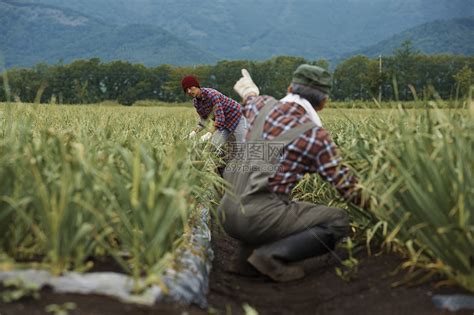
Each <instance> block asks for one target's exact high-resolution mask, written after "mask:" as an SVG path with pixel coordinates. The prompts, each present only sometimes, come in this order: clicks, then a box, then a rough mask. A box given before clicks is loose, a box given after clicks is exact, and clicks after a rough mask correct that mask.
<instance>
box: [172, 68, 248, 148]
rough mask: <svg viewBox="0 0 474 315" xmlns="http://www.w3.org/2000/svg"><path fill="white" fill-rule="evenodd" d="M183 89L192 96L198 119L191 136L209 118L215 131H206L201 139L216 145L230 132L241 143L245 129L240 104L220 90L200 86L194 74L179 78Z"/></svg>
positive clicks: (202, 126)
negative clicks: (212, 121)
mask: <svg viewBox="0 0 474 315" xmlns="http://www.w3.org/2000/svg"><path fill="white" fill-rule="evenodd" d="M181 86H182V88H183V91H184V92H185V93H186V94H187V95H189V96H190V97H192V98H193V105H194V108H195V109H196V111H197V113H198V115H199V117H200V120H199V122H198V125H197V127H196V128H195V129H194V130H193V131H192V132H191V133H190V134H189V138H193V137H195V136H196V134H197V133H199V132H200V131H202V130H203V129H205V128H206V126H207V123H208V121H209V119H213V120H214V127H215V132H214V133H211V132H208V133H206V134H205V135H203V136H202V137H201V140H202V141H207V140H209V139H211V141H212V143H213V144H214V145H216V146H220V145H222V144H224V143H225V142H226V141H227V139H228V138H229V136H230V135H231V134H234V136H235V140H236V141H237V142H239V143H242V142H243V141H244V138H245V133H246V130H247V123H246V119H245V117H244V116H243V115H242V108H241V105H240V104H239V103H238V102H236V101H235V100H233V99H231V98H230V97H228V96H226V95H224V94H222V93H221V92H219V91H217V90H215V89H211V88H205V87H201V86H200V84H199V81H198V80H197V78H196V77H194V76H191V75H190V76H186V77H184V78H183V79H182V80H181Z"/></svg>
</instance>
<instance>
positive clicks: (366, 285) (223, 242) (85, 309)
mask: <svg viewBox="0 0 474 315" xmlns="http://www.w3.org/2000/svg"><path fill="white" fill-rule="evenodd" d="M213 237H214V239H213V248H214V251H215V256H216V257H215V260H214V264H213V269H212V273H211V279H210V292H209V295H208V301H209V308H208V309H207V310H202V309H200V308H199V307H197V306H183V305H179V304H177V303H174V304H172V303H161V304H159V305H157V306H155V307H152V308H150V307H139V306H135V305H126V304H122V303H120V302H117V301H115V300H113V299H110V298H106V297H101V296H83V295H75V294H67V295H58V294H53V293H52V292H50V291H48V290H43V291H42V292H41V299H40V300H33V299H24V300H21V301H18V302H14V303H10V304H5V303H1V302H0V315H18V314H28V315H40V314H41V315H43V314H51V313H46V311H45V307H46V306H47V305H49V304H63V303H66V302H75V303H76V304H77V308H76V310H74V311H71V312H69V314H70V315H85V314H87V315H99V314H100V315H112V314H113V315H121V314H137V315H141V314H226V315H227V314H244V311H243V305H244V304H249V305H251V306H252V307H253V308H255V309H256V310H257V311H258V312H259V314H351V315H355V314H404V315H408V314H417V315H424V314H426V315H428V314H429V315H433V314H452V313H450V312H448V311H440V310H438V309H436V308H435V307H434V306H433V304H432V303H431V296H432V295H433V294H435V293H453V292H456V293H463V291H462V290H461V289H457V288H447V289H446V288H445V289H441V290H436V291H435V290H434V289H433V285H434V283H427V284H424V285H422V286H417V287H397V288H392V287H391V284H392V283H393V282H395V281H397V280H400V279H401V277H402V275H401V274H397V275H395V276H393V275H391V273H392V271H394V270H395V269H396V268H397V266H399V265H400V263H401V259H400V258H398V257H397V256H395V255H393V254H384V255H380V256H370V257H369V256H367V255H366V254H365V253H360V254H359V255H358V259H359V261H360V265H359V271H358V274H357V277H356V279H354V280H352V281H350V282H345V281H343V280H342V279H341V278H339V277H338V276H337V275H336V273H335V271H334V268H335V267H336V266H337V265H338V260H337V259H336V258H335V257H333V256H329V255H328V256H326V257H321V258H318V259H312V260H309V261H307V262H305V263H304V267H305V270H306V271H307V276H306V278H304V279H303V280H301V281H295V282H291V283H275V282H272V281H270V280H269V279H268V278H266V277H264V276H242V275H239V274H236V273H234V272H232V271H231V270H232V269H233V268H232V267H231V266H232V265H233V264H232V262H233V261H235V259H236V254H237V253H236V252H237V251H236V248H237V242H236V241H235V240H234V239H231V238H230V237H228V236H227V235H225V234H224V233H222V232H218V231H214V234H213ZM340 255H341V256H343V254H340ZM456 314H463V315H464V314H466V315H467V314H469V315H472V314H473V311H461V312H458V313H456Z"/></svg>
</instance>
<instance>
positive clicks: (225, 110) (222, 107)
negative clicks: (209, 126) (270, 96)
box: [193, 88, 242, 132]
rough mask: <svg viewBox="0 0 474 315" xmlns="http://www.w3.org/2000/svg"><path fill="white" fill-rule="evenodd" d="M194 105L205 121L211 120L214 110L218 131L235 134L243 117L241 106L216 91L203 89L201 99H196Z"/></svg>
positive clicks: (215, 124)
mask: <svg viewBox="0 0 474 315" xmlns="http://www.w3.org/2000/svg"><path fill="white" fill-rule="evenodd" d="M193 104H194V108H196V111H197V113H198V114H199V116H200V117H201V118H203V119H207V118H209V116H210V115H211V113H212V111H213V110H214V126H215V127H216V128H217V129H218V130H223V129H224V128H225V129H228V130H229V131H230V132H234V130H235V128H237V125H238V124H239V122H240V118H241V117H242V109H241V106H240V104H239V103H237V102H236V101H234V100H233V99H231V98H230V97H227V96H225V95H224V94H222V93H221V92H219V91H216V90H214V89H210V88H201V98H194V99H193Z"/></svg>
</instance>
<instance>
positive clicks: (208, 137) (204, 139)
mask: <svg viewBox="0 0 474 315" xmlns="http://www.w3.org/2000/svg"><path fill="white" fill-rule="evenodd" d="M211 137H212V132H208V133H206V134H205V135H204V136H202V137H201V141H202V142H205V141H207V140H209V139H211Z"/></svg>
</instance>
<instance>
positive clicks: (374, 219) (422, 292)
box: [0, 104, 474, 315]
mask: <svg viewBox="0 0 474 315" xmlns="http://www.w3.org/2000/svg"><path fill="white" fill-rule="evenodd" d="M338 105H339V104H338ZM412 105H413V104H411V105H410V106H412ZM336 107H338V108H331V106H329V108H328V109H325V110H324V111H323V112H322V113H321V118H322V120H323V123H324V125H325V127H326V128H327V129H328V130H329V132H330V133H331V135H332V137H333V139H334V141H335V142H336V143H337V144H338V146H339V148H340V151H341V153H342V156H343V157H344V159H345V161H346V163H347V164H348V165H349V166H351V168H352V169H353V170H354V171H355V172H356V173H357V174H358V176H359V178H360V185H361V187H362V189H363V191H364V196H365V197H366V198H367V200H369V202H368V203H369V204H370V211H365V210H362V209H359V208H357V207H355V206H353V205H348V204H345V203H344V202H342V201H341V200H340V198H339V197H338V195H337V193H336V192H335V191H334V190H333V189H332V188H330V187H329V186H328V185H327V184H324V183H323V182H322V181H321V180H320V179H319V178H318V177H317V176H307V177H305V178H304V180H303V181H302V182H300V184H299V185H298V186H297V187H296V188H295V190H294V191H293V198H296V199H298V200H307V201H312V202H316V203H317V202H320V203H325V204H329V205H337V206H339V207H342V208H345V209H347V211H348V212H349V214H350V215H351V218H352V225H353V231H354V235H353V237H352V239H351V240H346V241H345V242H344V243H342V244H340V247H339V248H338V250H337V251H336V253H337V256H334V257H326V258H325V259H324V260H323V262H321V260H314V261H310V262H308V263H307V269H308V270H310V271H311V272H310V275H309V276H308V277H307V278H305V279H304V280H302V281H301V283H289V284H275V283H272V282H270V281H269V280H267V279H265V278H263V277H242V276H238V275H236V274H234V273H232V271H231V270H230V269H229V265H230V264H231V261H232V257H233V255H234V254H235V252H234V249H235V248H236V244H235V241H234V240H232V239H230V238H229V237H227V236H226V235H224V234H223V233H222V232H221V231H219V230H218V228H217V227H216V224H214V227H213V232H214V233H213V236H214V237H213V249H214V251H215V252H214V254H215V260H214V265H213V269H212V270H213V271H211V280H210V282H211V283H210V293H209V296H208V300H209V304H210V309H209V310H207V311H204V310H201V309H199V308H197V307H195V306H193V307H184V306H176V305H175V306H170V305H159V306H156V307H153V308H152V309H147V308H144V307H136V306H128V305H127V306H125V307H122V306H121V304H120V303H118V302H115V301H113V300H110V299H108V298H100V297H97V296H95V297H90V300H87V299H88V298H85V297H82V296H73V295H65V296H59V295H54V294H51V293H50V292H42V295H43V297H44V300H43V299H40V300H38V301H36V300H34V299H33V298H31V297H26V299H23V300H19V301H13V302H11V303H6V302H1V301H0V314H2V315H3V314H18V313H19V312H20V311H25V310H26V311H25V312H24V313H25V314H26V313H28V314H47V313H46V312H45V311H43V310H44V308H45V307H46V306H47V305H48V304H53V303H65V302H69V301H71V302H74V301H75V300H76V301H77V304H78V306H77V309H76V310H73V311H71V312H70V314H150V313H153V314H154V313H160V312H161V313H176V314H181V313H183V312H188V313H190V314H199V313H202V314H205V313H208V312H210V313H212V312H218V313H222V314H240V313H242V312H243V307H242V305H244V304H245V303H248V304H249V305H251V306H252V307H254V308H255V309H256V310H257V311H258V312H259V313H260V314H269V313H275V312H278V311H281V310H284V312H285V313H287V314H291V313H295V314H297V313H299V314H301V313H312V311H314V310H316V308H317V307H319V308H318V310H319V311H318V314H319V313H321V314H344V313H345V312H347V311H348V310H352V313H354V314H363V313H365V312H367V311H370V312H372V313H373V312H380V313H384V314H385V313H386V314H399V313H400V312H405V313H407V314H409V313H410V312H411V311H413V314H415V313H416V314H436V313H439V314H443V312H442V311H439V310H437V309H435V308H434V306H433V305H432V303H431V300H430V295H432V294H436V293H452V292H454V293H467V292H474V270H473V264H474V256H473V253H474V213H473V209H474V176H473V175H474V174H473V171H474V168H473V158H472V156H473V152H474V136H473V135H474V112H473V110H469V109H437V108H435V107H436V106H433V105H429V106H424V105H423V104H420V106H419V107H418V106H416V107H417V108H419V109H408V110H401V109H348V108H340V107H341V106H336ZM348 107H350V106H348ZM195 119H196V114H195V112H194V110H193V109H192V108H189V107H186V106H178V107H173V106H171V105H170V106H136V107H135V106H133V107H122V106H120V107H119V106H96V105H81V106H57V105H27V104H0V137H1V138H0V178H1V179H2V180H1V182H0V244H1V248H0V271H2V270H11V269H14V268H32V267H34V268H42V269H47V270H49V271H51V272H52V273H53V274H61V273H62V272H64V271H67V270H77V271H81V272H84V271H89V270H94V268H98V266H100V265H101V264H109V265H113V266H114V267H113V269H114V271H119V272H122V273H125V274H128V275H130V276H132V277H135V278H138V277H140V276H148V277H152V276H154V275H157V274H158V273H159V271H160V270H162V268H163V264H166V262H167V261H168V260H169V259H170V255H172V253H173V250H174V249H175V248H176V246H177V244H178V243H179V242H180V236H181V235H182V233H183V230H184V229H185V225H186V222H187V221H188V220H189V218H190V217H191V215H192V209H194V208H195V207H196V205H198V204H199V205H203V206H205V207H207V208H210V209H211V210H212V209H214V208H215V206H216V203H217V202H218V197H217V196H218V194H217V193H216V192H215V186H216V185H217V186H219V182H220V181H219V178H218V176H217V175H215V173H214V172H213V169H214V166H215V165H214V161H213V158H212V157H211V155H210V153H209V152H207V151H208V150H207V148H206V146H205V145H204V144H200V143H198V141H190V140H187V139H186V135H187V134H188V133H189V131H190V130H191V129H192V128H193V127H194V124H195ZM216 183H217V184H216ZM123 253H126V255H124V254H123ZM336 268H338V269H337V271H336ZM396 269H399V273H398V274H397V275H392V274H391V272H392V271H394V270H396ZM156 281H158V282H159V280H156ZM321 281H325V282H326V283H328V285H322V283H321ZM395 282H399V283H400V284H401V283H405V282H406V284H409V285H415V284H416V286H414V287H407V286H406V285H401V286H398V287H397V288H395V289H393V290H392V289H391V285H392V284H393V283H395ZM329 283H331V285H329ZM437 284H445V286H442V287H441V288H435V285H437ZM282 292H285V293H287V294H284V295H282ZM276 300H278V301H279V302H276ZM101 301H106V302H101ZM325 301H335V302H336V303H334V304H333V305H332V307H331V306H329V305H328V304H325ZM363 304H367V305H370V306H367V307H362V306H361V305H363ZM335 305H339V308H335V307H334V306H335ZM394 305H396V306H394ZM461 313H463V312H461ZM466 314H467V313H466Z"/></svg>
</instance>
